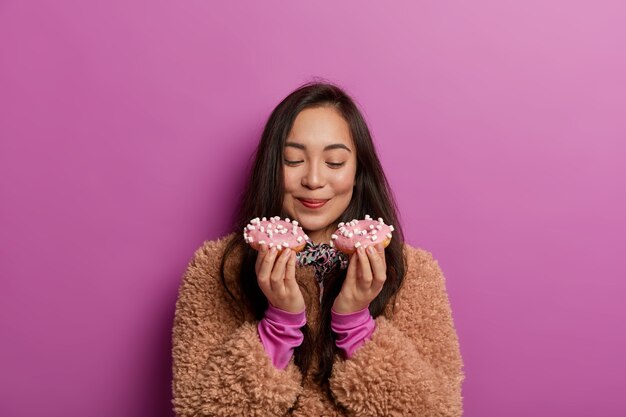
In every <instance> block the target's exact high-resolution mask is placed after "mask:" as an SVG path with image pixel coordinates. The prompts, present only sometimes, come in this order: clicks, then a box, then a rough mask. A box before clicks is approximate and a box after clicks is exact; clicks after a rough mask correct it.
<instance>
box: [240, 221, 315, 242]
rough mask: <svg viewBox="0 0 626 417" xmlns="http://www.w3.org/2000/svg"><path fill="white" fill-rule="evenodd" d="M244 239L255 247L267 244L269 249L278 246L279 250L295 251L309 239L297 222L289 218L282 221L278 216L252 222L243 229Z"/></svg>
mask: <svg viewBox="0 0 626 417" xmlns="http://www.w3.org/2000/svg"><path fill="white" fill-rule="evenodd" d="M243 237H244V239H245V241H246V242H248V243H249V244H251V245H253V246H255V247H257V246H258V245H260V244H261V243H265V244H266V245H267V247H268V248H271V247H274V246H276V247H277V248H278V249H281V248H284V247H289V248H292V249H293V248H295V247H298V246H302V245H304V242H305V241H306V240H308V239H309V237H308V236H307V235H306V233H304V230H302V228H301V227H300V226H299V225H298V222H297V221H295V220H289V219H288V218H287V219H285V220H282V219H281V218H280V217H278V216H275V217H270V218H269V219H267V218H265V217H263V218H262V219H259V218H258V217H257V218H255V219H252V220H250V223H249V224H248V225H247V226H246V227H245V229H243ZM279 245H280V247H279Z"/></svg>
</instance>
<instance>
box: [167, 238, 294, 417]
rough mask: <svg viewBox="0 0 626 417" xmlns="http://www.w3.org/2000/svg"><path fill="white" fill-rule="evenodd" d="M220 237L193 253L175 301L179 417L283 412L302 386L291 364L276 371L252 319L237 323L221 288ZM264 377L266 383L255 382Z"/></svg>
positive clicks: (176, 405)
mask: <svg viewBox="0 0 626 417" xmlns="http://www.w3.org/2000/svg"><path fill="white" fill-rule="evenodd" d="M223 249H224V240H219V241H215V242H207V243H205V245H204V246H203V247H201V248H200V249H198V250H197V251H196V253H195V254H194V257H193V259H192V261H191V262H190V264H189V266H188V267H187V271H186V272H185V274H184V278H183V282H182V284H181V287H180V290H179V296H178V300H177V302H176V314H175V318H174V328H173V337H172V341H173V350H172V356H173V373H174V378H173V387H172V389H173V394H174V399H173V404H174V410H175V412H176V415H177V416H181V417H182V416H234V415H247V416H283V415H285V414H286V413H287V411H288V410H289V408H291V407H292V406H293V405H294V403H295V401H296V398H297V396H298V395H299V393H300V392H301V390H302V387H301V379H302V376H301V373H300V371H299V370H298V368H297V367H296V366H295V365H294V364H293V361H292V362H291V363H290V364H289V366H288V367H287V369H286V370H284V371H282V370H278V369H276V368H275V367H274V365H273V364H272V362H271V360H270V358H269V356H268V355H267V354H266V353H265V350H264V348H263V345H262V344H261V342H260V340H259V337H258V334H257V329H256V324H255V323H253V322H240V321H239V320H237V319H236V317H237V313H236V312H235V311H233V310H232V309H233V307H232V305H233V303H232V302H231V301H230V300H229V299H227V295H226V294H225V291H224V290H223V289H222V288H221V282H220V279H219V278H218V277H219V260H220V259H221V255H222V252H223ZM259 381H264V382H265V383H264V384H259Z"/></svg>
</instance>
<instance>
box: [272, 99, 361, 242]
mask: <svg viewBox="0 0 626 417" xmlns="http://www.w3.org/2000/svg"><path fill="white" fill-rule="evenodd" d="M283 172H284V181H285V199H284V200H283V210H284V211H285V212H286V213H287V215H288V216H289V217H290V218H292V219H295V220H297V221H298V222H300V226H302V228H303V229H304V230H305V231H306V232H307V234H308V235H309V237H310V238H311V240H313V242H315V243H327V242H328V241H329V240H330V235H331V233H332V232H333V231H334V230H335V228H336V225H337V219H338V218H339V216H341V214H342V213H343V212H344V211H345V210H346V208H347V207H348V205H349V204H350V199H351V198H352V190H353V187H354V184H355V176H356V149H355V148H354V143H353V141H352V138H351V136H350V128H349V126H348V123H347V122H346V121H345V120H344V119H343V117H342V116H341V115H340V113H339V112H338V111H337V110H335V109H333V108H332V107H317V108H309V109H305V110H302V111H301V112H300V113H299V114H298V116H297V117H296V120H295V121H294V124H293V127H292V129H291V132H289V135H288V136H287V141H286V144H285V148H284V149H283Z"/></svg>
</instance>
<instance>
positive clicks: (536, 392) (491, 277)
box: [0, 0, 626, 417]
mask: <svg viewBox="0 0 626 417" xmlns="http://www.w3.org/2000/svg"><path fill="white" fill-rule="evenodd" d="M226 3H227V2H223V3H221V4H220V3H215V2H208V1H197V0H196V1H178V2H174V1H169V2H168V1H151V2H139V1H129V0H114V1H107V2H85V1H78V0H75V1H70V0H62V1H56V2H43V1H39V2H35V1H31V2H23V1H22V2H19V1H17V0H3V1H0V138H1V141H0V262H1V263H0V278H1V287H0V334H1V335H2V336H1V337H2V341H1V343H0V415H2V416H12V417H22V416H33V415H52V416H55V415H64V416H103V417H104V416H118V417H122V416H169V415H170V412H169V411H168V410H169V408H170V405H169V403H170V378H171V371H170V366H171V360H170V348H171V344H170V331H171V325H172V318H173V313H174V303H175V300H176V295H177V289H178V285H179V282H180V278H181V275H182V273H183V271H184V269H185V266H186V265H187V262H188V261H189V259H190V257H191V255H192V254H193V251H194V250H195V249H196V248H197V247H198V246H200V245H201V244H202V242H203V241H204V240H206V239H214V238H216V237H218V236H220V235H222V234H224V233H226V232H227V231H228V227H227V223H226V221H225V220H226V219H229V218H230V216H231V214H232V212H233V209H234V206H235V202H236V199H237V195H238V192H240V190H241V186H242V184H243V181H244V177H243V173H244V167H245V166H246V165H247V164H248V160H249V157H250V155H251V153H252V150H253V147H254V146H255V143H256V141H257V140H258V137H259V134H260V131H261V129H262V126H263V123H264V122H265V120H266V118H267V116H268V115H269V112H270V111H271V109H272V108H273V106H275V105H276V104H277V103H278V101H279V100H280V99H282V98H283V97H284V96H285V95H286V94H287V93H289V92H290V91H291V90H292V89H294V88H296V87H297V86H298V85H300V84H301V83H303V82H305V81H309V80H311V79H312V77H313V76H320V77H325V78H328V79H330V80H332V81H335V82H337V83H339V84H340V85H342V86H344V87H345V88H346V89H347V90H348V91H349V92H350V93H351V94H353V95H354V96H355V97H356V99H357V101H358V102H359V103H360V105H361V106H362V108H363V110H364V112H365V115H366V117H367V119H368V121H369V123H370V125H371V128H372V132H373V134H374V137H375V141H376V144H377V146H378V148H379V151H380V155H381V159H382V162H383V165H384V166H385V169H386V172H387V174H388V176H389V179H390V181H391V184H392V186H393V188H394V191H395V194H396V196H397V199H398V202H399V206H400V209H401V213H402V218H403V222H404V226H405V230H406V235H407V239H408V241H409V242H411V243H412V244H414V245H416V246H420V247H422V248H425V249H427V250H429V251H431V252H433V254H434V256H435V257H436V258H437V259H438V260H439V263H440V265H441V267H442V269H443V271H444V273H445V275H446V277H447V286H448V290H449V294H450V299H451V303H452V308H453V313H454V319H455V322H456V325H457V329H458V333H459V337H460V341H461V349H462V354H463V357H464V360H465V372H466V375H467V377H466V382H465V385H464V387H463V395H464V403H465V410H466V412H465V415H466V416H470V417H475V416H481V417H495V416H513V417H515V416H520V417H521V416H529V415H533V416H590V415H593V416H616V417H617V416H624V415H626V399H625V397H624V387H625V386H624V373H625V371H626V358H625V354H624V352H625V350H626V331H625V329H624V327H625V326H624V323H625V322H626V309H625V307H624V306H623V303H624V299H625V298H626V297H625V292H626V291H625V290H626V285H625V284H624V278H626V267H625V266H624V254H625V249H626V242H625V237H624V236H625V233H626V220H625V215H624V213H625V212H626V191H625V190H626V184H625V182H626V181H625V179H626V116H625V114H626V46H625V42H626V25H625V24H624V22H625V21H626V4H625V3H624V2H623V1H567V0H558V1H557V0H552V1H547V0H530V1H529V0H526V1H503V0H491V1H488V0H481V1H471V2H468V1H466V2H453V1H441V0H439V1H422V2H389V4H386V5H384V6H383V5H382V4H381V3H382V2H371V4H369V3H368V2H361V1H343V2H277V1H264V2H252V1H251V2H246V3H245V4H235V3H239V2H232V3H233V4H226ZM366 3H367V4H366Z"/></svg>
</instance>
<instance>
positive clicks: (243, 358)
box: [172, 235, 464, 417]
mask: <svg viewBox="0 0 626 417" xmlns="http://www.w3.org/2000/svg"><path fill="white" fill-rule="evenodd" d="M232 236H233V235H230V236H227V237H225V238H223V239H220V240H216V241H208V242H205V243H204V245H203V246H202V247H201V248H199V249H198V250H197V251H196V252H195V254H194V256H193V259H192V260H191V262H190V264H189V266H188V267H187V270H186V272H185V274H184V277H183V281H182V283H181V286H180V290H179V295H178V301H177V303H176V315H175V320H174V329H173V351H172V355H173V361H174V365H173V371H174V380H173V386H172V389H173V394H174V399H173V404H174V410H175V411H176V414H177V416H181V417H182V416H237V415H241V416H284V415H293V416H346V415H348V416H353V415H354V416H357V415H358V416H410V415H411V416H412V415H415V416H460V415H461V414H462V400H461V384H462V382H463V379H464V375H463V371H462V366H463V364H462V360H461V355H460V351H459V344H458V339H457V335H456V331H455V329H454V324H453V321H452V314H451V310H450V305H449V302H448V297H447V294H446V290H445V279H444V277H443V275H442V273H441V269H440V268H439V265H438V264H437V261H435V260H434V259H433V257H432V255H431V254H430V253H429V252H426V251H424V250H421V249H415V248H412V247H410V246H408V245H406V246H405V256H406V259H407V275H406V277H405V281H404V284H403V286H402V288H401V289H400V292H399V293H398V296H397V298H396V299H395V303H394V304H392V303H390V305H388V307H387V309H386V312H385V316H381V317H378V318H377V319H376V330H375V331H374V334H373V336H372V339H371V340H369V341H367V342H366V343H365V344H364V345H363V346H361V347H360V348H359V349H358V350H357V351H356V353H355V355H354V356H353V357H352V358H351V359H349V360H343V359H341V358H340V357H339V356H338V357H337V359H336V362H335V365H334V368H333V375H332V377H331V379H330V388H331V391H332V395H333V398H329V397H328V396H327V395H326V394H325V393H324V392H323V391H322V390H321V389H320V388H319V387H318V386H317V385H316V384H315V383H313V382H312V381H311V377H310V376H309V377H307V378H306V380H303V378H302V375H301V373H300V370H299V369H298V368H297V367H296V366H295V365H294V364H293V359H292V361H291V363H290V364H289V365H288V367H287V369H285V370H284V371H281V370H278V369H276V368H274V366H273V365H272V363H271V360H270V358H269V356H268V355H267V354H266V353H265V351H264V349H263V345H262V344H261V341H260V339H259V336H258V334H257V330H256V324H257V323H256V322H254V320H253V319H252V317H250V316H249V315H246V316H245V317H243V319H242V318H241V317H239V314H238V310H237V308H236V307H235V306H234V303H233V302H232V300H231V299H230V298H229V297H228V295H227V294H226V291H224V288H223V286H222V284H221V281H220V277H219V265H220V261H221V257H222V254H223V251H224V247H225V245H226V243H227V241H228V239H231V238H232ZM231 258H232V259H230V260H229V262H227V264H226V280H227V281H228V282H229V283H231V284H230V285H229V287H230V288H231V289H234V288H236V287H235V285H234V283H235V282H236V280H237V274H238V271H239V263H238V262H240V260H239V256H238V254H236V255H235V256H232V257H231ZM296 279H297V280H298V283H299V285H300V286H301V288H302V290H303V294H304V296H305V301H306V305H307V323H308V324H309V326H310V328H311V331H312V332H315V331H316V329H317V325H318V324H317V323H318V317H319V301H318V302H315V300H319V288H318V286H317V283H316V282H315V279H314V276H313V269H312V268H311V267H301V268H300V267H299V268H298V269H297V271H296ZM235 295H236V296H237V295H238V294H237V293H235ZM316 369H317V368H316V367H315V365H313V371H315V370H316Z"/></svg>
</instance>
